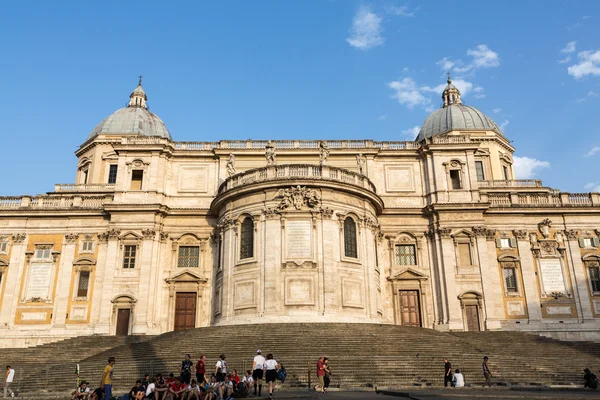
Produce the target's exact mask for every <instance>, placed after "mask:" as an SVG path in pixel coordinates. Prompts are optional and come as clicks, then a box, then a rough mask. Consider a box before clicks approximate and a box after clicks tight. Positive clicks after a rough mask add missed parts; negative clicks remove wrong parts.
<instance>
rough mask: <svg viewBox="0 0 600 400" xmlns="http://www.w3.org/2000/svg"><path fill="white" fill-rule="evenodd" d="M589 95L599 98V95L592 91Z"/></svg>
mask: <svg viewBox="0 0 600 400" xmlns="http://www.w3.org/2000/svg"><path fill="white" fill-rule="evenodd" d="M587 95H588V97H597V96H598V93H596V92H594V91H591V90H590V91H589V92H588V94H587Z"/></svg>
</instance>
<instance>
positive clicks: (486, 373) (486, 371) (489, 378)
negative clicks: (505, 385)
mask: <svg viewBox="0 0 600 400" xmlns="http://www.w3.org/2000/svg"><path fill="white" fill-rule="evenodd" d="M488 360H489V358H488V356H485V357H483V363H481V368H482V369H483V377H484V378H485V384H484V386H485V385H488V386H489V387H492V371H491V370H490V366H489V364H488Z"/></svg>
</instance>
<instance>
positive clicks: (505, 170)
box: [502, 165, 509, 181]
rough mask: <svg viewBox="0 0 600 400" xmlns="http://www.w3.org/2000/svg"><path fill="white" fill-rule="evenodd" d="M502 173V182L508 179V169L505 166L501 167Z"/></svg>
mask: <svg viewBox="0 0 600 400" xmlns="http://www.w3.org/2000/svg"><path fill="white" fill-rule="evenodd" d="M502 172H503V174H504V180H505V181H507V180H508V179H509V177H508V167H507V166H506V165H503V166H502Z"/></svg>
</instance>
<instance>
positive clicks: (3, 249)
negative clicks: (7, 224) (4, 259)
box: [0, 242, 8, 254]
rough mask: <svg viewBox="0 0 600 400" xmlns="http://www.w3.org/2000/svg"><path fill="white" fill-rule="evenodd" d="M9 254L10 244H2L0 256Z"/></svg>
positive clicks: (0, 244) (0, 243)
mask: <svg viewBox="0 0 600 400" xmlns="http://www.w3.org/2000/svg"><path fill="white" fill-rule="evenodd" d="M6 253H8V242H0V254H6Z"/></svg>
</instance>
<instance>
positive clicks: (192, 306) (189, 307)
mask: <svg viewBox="0 0 600 400" xmlns="http://www.w3.org/2000/svg"><path fill="white" fill-rule="evenodd" d="M196 297H197V294H196V293H177V295H176V296H175V330H176V331H178V330H180V329H190V328H195V327H196Z"/></svg>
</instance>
